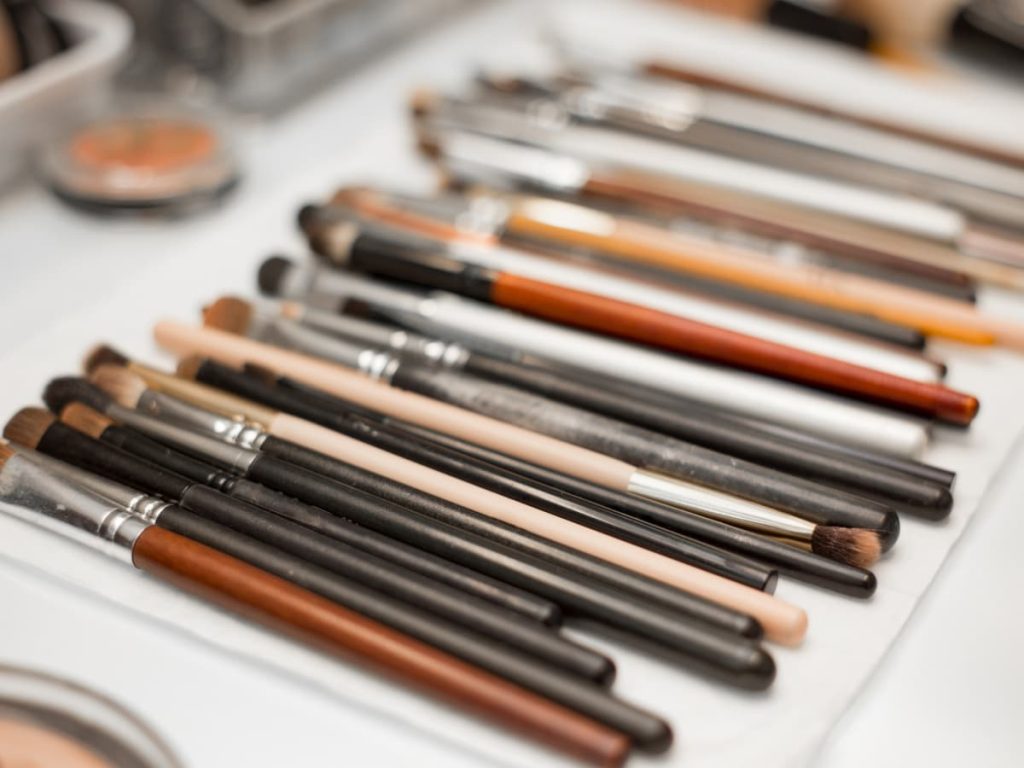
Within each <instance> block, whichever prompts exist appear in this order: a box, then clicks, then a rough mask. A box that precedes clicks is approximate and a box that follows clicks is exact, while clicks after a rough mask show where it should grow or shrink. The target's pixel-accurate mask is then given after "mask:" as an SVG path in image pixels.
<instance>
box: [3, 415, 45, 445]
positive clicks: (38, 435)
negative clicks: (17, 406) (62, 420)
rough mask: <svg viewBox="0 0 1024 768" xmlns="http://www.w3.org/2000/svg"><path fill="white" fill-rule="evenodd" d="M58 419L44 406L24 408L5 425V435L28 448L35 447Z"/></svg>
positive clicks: (13, 441)
mask: <svg viewBox="0 0 1024 768" xmlns="http://www.w3.org/2000/svg"><path fill="white" fill-rule="evenodd" d="M56 420H57V419H56V418H55V417H54V415H53V414H52V413H50V412H49V411H46V410H45V409H43V408H36V407H31V408H22V409H21V410H20V411H18V412H17V413H16V414H14V415H13V416H11V418H10V420H9V421H8V422H7V424H6V425H5V426H4V437H6V438H7V439H8V440H10V441H11V442H12V443H17V444H18V445H23V446H25V447H26V448H35V447H36V446H38V445H39V441H40V440H42V439H43V435H45V434H46V430H48V429H49V428H50V425H51V424H53V422H55V421H56Z"/></svg>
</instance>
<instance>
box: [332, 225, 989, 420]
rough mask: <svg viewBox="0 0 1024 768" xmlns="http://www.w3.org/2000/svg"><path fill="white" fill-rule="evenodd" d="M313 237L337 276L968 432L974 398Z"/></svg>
mask: <svg viewBox="0 0 1024 768" xmlns="http://www.w3.org/2000/svg"><path fill="white" fill-rule="evenodd" d="M330 229H331V233H330V235H329V236H327V235H323V234H322V233H321V234H320V235H319V236H314V237H313V238H312V242H313V247H314V250H316V251H317V252H318V253H319V254H320V255H322V256H324V257H325V258H328V259H329V260H330V263H331V264H333V265H334V266H336V267H345V268H351V269H354V270H357V271H360V272H365V273H368V274H371V275H373V276H375V277H380V278H385V279H390V280H399V281H402V282H410V283H413V284H415V285H418V286H421V287H425V288H429V289H432V290H444V291H450V292H453V293H456V294H459V295H462V296H465V297H467V298H470V299H474V300H477V301H484V302H488V303H492V304H495V305H497V306H500V307H504V308H505V309H511V310H514V311H517V312H522V313H525V314H527V315H530V316H533V317H538V318H541V319H544V320H548V321H552V322H556V323H560V324H563V325H569V326H573V327H577V328H581V329H584V330H588V331H592V332H596V333H602V334H607V335H611V336H615V337H618V338H622V339H626V340H629V341H633V342H638V343H641V344H645V345H647V346H652V347H656V348H659V349H665V350H668V351H670V352H675V353H681V354H684V355H686V356H688V357H696V358H697V359H700V360H708V361H711V362H714V363H719V364H724V365H728V366H732V367H737V368H741V369H743V370H747V371H751V372H754V373H758V374H762V375H767V376H771V377H775V378H782V379H785V380H788V381H793V382H795V383H797V384H801V385H805V386H810V387H814V388H816V389H822V390H825V391H827V392H834V393H837V394H840V395H843V396H847V397H853V398H856V399H859V400H866V401H868V402H872V403H876V404H879V405H883V406H885V407H889V408H895V409H898V410H902V411H907V412H910V413H913V414H915V415H918V416H926V417H931V418H937V419H939V420H940V421H943V422H946V423H951V424H956V425H960V426H966V425H968V424H970V422H971V421H972V420H973V418H974V416H975V414H976V413H977V410H978V401H977V399H976V398H974V397H972V396H970V395H967V394H964V393H960V392H956V391H955V390H952V389H949V388H948V387H944V386H941V385H938V384H934V383H928V382H922V381H915V380H913V379H908V378H905V377H902V376H896V375H893V374H889V373H885V372H883V371H880V370H876V369H872V368H866V367H863V366H861V365H855V364H852V363H847V362H845V361H842V360H838V359H836V358H832V357H826V356H824V355H820V354H816V353H811V352H806V351H804V350H802V349H799V348H796V347H790V346H786V345H783V344H777V343H775V342H769V341H766V340H763V339H758V338H756V337H753V336H748V335H745V334H741V333H736V332H734V331H729V330H726V329H723V328H720V327H717V326H713V325H708V324H706V323H701V322H696V321H693V320H689V319H687V318H685V317H681V316H678V315H674V314H669V313H667V312H662V311H659V310H655V309H650V308H648V307H646V306H641V305H638V304H631V303H629V302H626V301H619V300H617V299H614V298H609V297H607V296H603V295H598V294H595V293H589V292H587V291H586V290H576V289H573V288H568V287H565V286H563V285H557V284H553V283H550V282H545V281H542V280H535V279H533V278H530V277H527V276H524V275H523V274H519V273H514V272H507V271H502V270H499V269H493V268H490V267H487V266H483V265H481V264H479V263H477V262H474V261H472V260H467V259H471V258H472V257H471V256H470V257H466V258H463V257H461V256H460V257H458V258H452V257H451V255H450V253H449V249H448V248H447V247H446V246H445V244H444V243H442V242H439V241H428V240H422V241H419V242H417V243H411V242H409V241H408V240H407V239H406V238H404V237H402V236H394V235H392V234H391V233H388V232H385V231H384V230H382V229H380V228H377V229H373V228H366V227H361V226H360V225H359V224H357V223H355V222H344V223H343V222H336V223H334V224H333V225H332V226H331V228H330Z"/></svg>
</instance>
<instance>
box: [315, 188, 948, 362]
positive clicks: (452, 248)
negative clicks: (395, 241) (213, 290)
mask: <svg viewBox="0 0 1024 768" xmlns="http://www.w3.org/2000/svg"><path fill="white" fill-rule="evenodd" d="M382 198H383V202H382V201H381V199H382ZM513 204H514V201H513ZM456 205H457V206H460V207H459V208H456V209H455V210H454V211H452V212H451V213H448V210H449V209H451V208H452V207H454V206H456ZM508 205H509V204H508V203H505V201H504V200H503V199H502V198H499V197H497V196H495V195H488V194H481V193H474V194H473V195H472V196H471V197H470V196H462V195H460V196H458V197H455V198H454V199H453V198H452V197H440V198H437V197H432V198H409V197H407V196H401V197H399V198H398V199H392V196H387V197H385V193H383V192H377V191H373V190H365V189H361V188H355V189H352V188H347V189H343V190H341V191H339V192H338V193H336V194H335V196H334V197H333V198H332V199H331V202H330V204H329V205H328V206H321V207H317V206H308V205H307V206H305V207H303V208H302V210H301V211H300V212H299V224H300V226H301V227H302V229H303V231H304V232H305V233H306V236H307V238H309V239H310V240H311V241H313V242H315V243H316V244H317V246H318V247H319V248H320V250H322V251H324V255H325V256H327V257H330V256H332V255H333V252H334V250H335V248H334V245H335V243H334V241H333V240H332V238H331V237H330V236H329V233H330V232H331V231H332V230H333V228H334V227H336V226H338V224H339V221H340V222H341V224H342V225H344V224H345V223H346V221H349V220H351V218H352V216H353V215H355V216H358V217H360V218H362V219H368V220H369V221H370V222H371V223H374V224H380V225H383V226H388V227H396V228H398V229H400V230H401V231H403V232H404V231H408V232H414V233H417V234H420V235H422V236H424V237H429V238H435V239H437V240H441V241H444V243H445V246H446V249H447V252H448V254H449V255H451V256H452V257H454V258H457V259H460V260H462V259H469V260H473V261H477V262H479V263H481V264H483V265H484V266H488V267H492V268H496V269H500V270H503V271H505V272H516V273H518V274H521V275H524V276H527V277H531V278H534V279H536V280H541V281H544V282H550V283H556V284H558V285H562V286H565V287H568V288H575V289H578V290H583V291H587V292H589V293H596V294H600V295H602V296H605V297H608V298H613V299H619V300H620V301H626V302H630V303H633V304H641V305H644V306H647V307H649V308H651V309H657V310H660V311H662V312H667V313H669V314H673V315H679V316H681V317H685V318H689V319H691V320H696V321H698V322H702V323H708V324H710V325H715V326H718V327H721V328H723V329H726V330H730V331H735V332H737V333H743V334H748V335H750V336H755V337H757V338H760V339H764V340H766V341H773V342H776V343H779V344H785V345H789V346H793V347H798V348H801V349H804V350H806V351H808V352H815V353H818V354H822V355H826V356H828V357H835V358H838V359H840V360H845V361H846V362H849V363H855V364H857V365H863V366H865V367H868V368H877V369H879V370H883V371H886V372H887V373H892V374H896V375H899V376H906V377H907V378H912V379H917V380H920V381H931V382H934V381H938V380H939V379H940V378H941V376H942V375H943V370H942V366H941V365H939V364H938V363H936V362H935V361H933V360H930V359H927V358H925V357H924V356H923V355H921V354H920V353H917V352H911V351H910V350H906V349H903V348H901V347H892V346H890V345H885V344H881V343H878V342H873V341H869V340H866V339H862V338H858V337H856V336H853V335H851V334H848V333H842V332H839V331H837V330H835V329H824V328H820V327H816V326H814V325H811V324H809V323H806V322H801V321H793V320H791V319H786V318H784V317H779V316H778V315H777V314H775V313H769V312H764V311H758V310H755V309H751V308H745V307H743V306H741V305H738V304H736V303H735V302H730V303H725V302H722V301H720V300H719V301H716V300H714V299H708V298H702V297H700V296H699V295H696V294H695V293H694V291H693V290H692V289H691V290H686V289H681V287H680V286H676V285H671V284H665V282H664V281H662V282H661V283H660V284H659V283H657V282H654V281H652V280H650V279H647V280H644V279H643V277H644V276H643V275H642V274H633V275H630V274H624V271H623V270H622V269H621V268H620V269H619V270H618V271H614V270H609V269H608V267H607V266H606V265H605V264H604V263H602V262H600V261H596V260H594V259H589V260H587V261H582V260H581V259H579V258H577V259H576V260H575V263H574V262H573V260H572V257H573V254H571V253H566V252H565V251H564V249H562V250H560V251H553V250H551V249H548V250H547V251H546V252H545V253H543V255H540V254H536V253H533V252H527V251H525V250H523V249H522V248H521V247H516V248H510V247H505V246H501V245H499V244H498V243H497V242H495V243H485V242H480V241H479V240H477V239H474V238H473V237H472V235H473V234H475V232H476V227H477V226H480V227H482V228H484V229H486V230H487V231H496V232H501V231H502V226H501V218H502V216H503V213H504V212H505V211H506V210H507V209H508ZM399 206H408V207H413V210H414V211H416V212H418V211H419V210H421V209H423V208H427V209H428V211H430V212H431V215H432V216H436V215H440V214H434V213H433V209H434V208H437V207H440V208H442V209H443V211H444V212H445V213H446V214H447V215H448V216H449V217H450V219H451V226H452V228H453V229H454V228H455V227H456V226H457V225H458V224H459V223H460V222H462V221H464V220H466V219H470V220H471V221H473V222H474V223H473V225H472V226H473V227H474V229H473V230H457V229H456V230H455V234H438V233H437V232H435V231H434V229H433V228H432V227H430V226H428V224H424V223H423V222H424V221H426V222H428V223H433V221H434V219H433V218H429V219H428V218H427V217H426V215H425V214H424V215H419V214H418V213H417V214H414V217H413V221H411V222H410V221H407V220H406V219H405V218H397V217H399V216H401V215H402V214H404V212H405V208H399ZM367 207H369V210H368V211H367V210H366V209H367ZM382 209H383V210H382ZM392 209H395V210H396V211H397V212H396V213H395V214H394V216H392V215H389V212H390V211H391V210H392ZM478 211H479V212H478ZM396 218H397V220H396ZM488 218H489V219H490V220H488ZM477 219H484V221H483V223H481V224H479V225H477V224H476V223H475V221H476V220H477ZM464 231H465V232H468V233H469V234H470V236H468V237H467V235H465V234H463V232H464ZM342 242H343V241H342Z"/></svg>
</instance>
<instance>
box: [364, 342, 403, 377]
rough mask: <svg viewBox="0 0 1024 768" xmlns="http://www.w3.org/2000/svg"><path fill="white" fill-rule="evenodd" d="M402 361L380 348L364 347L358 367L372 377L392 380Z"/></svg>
mask: <svg viewBox="0 0 1024 768" xmlns="http://www.w3.org/2000/svg"><path fill="white" fill-rule="evenodd" d="M400 365H401V361H400V360H399V359H398V358H397V357H395V356H394V355H392V354H391V353H390V352H385V351H383V350H380V349H364V350H363V351H362V352H360V353H359V361H358V365H357V369H358V370H359V371H360V372H361V373H365V374H366V375H367V376H369V377H370V378H371V379H377V380H378V381H384V382H388V383H390V382H391V379H392V377H393V376H394V375H395V373H396V372H397V371H398V367H399V366H400Z"/></svg>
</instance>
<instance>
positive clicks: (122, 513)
mask: <svg viewBox="0 0 1024 768" xmlns="http://www.w3.org/2000/svg"><path fill="white" fill-rule="evenodd" d="M0 501H2V504H3V509H4V511H5V512H7V513H8V514H11V515H12V516H15V517H18V518H19V519H22V520H25V521H27V522H29V523H31V524H35V525H41V526H43V527H46V528H48V529H49V530H51V531H54V532H57V533H59V534H61V535H64V536H68V537H70V538H74V539H75V540H77V541H79V542H81V543H84V544H86V545H87V546H90V547H92V548H94V549H96V550H99V551H101V552H103V553H104V554H107V555H110V556H113V557H115V558H117V559H119V560H121V561H122V562H126V563H128V564H130V565H133V566H134V567H136V568H139V569H140V570H143V571H146V572H147V573H149V574H150V575H152V576H154V577H155V578H157V579H159V580H162V581H170V582H171V583H173V584H174V585H175V586H177V587H178V588H181V589H184V590H187V591H189V592H192V593H193V594H195V595H197V596H201V597H202V598H203V599H205V600H208V601H212V602H214V603H217V604H218V605H221V606H223V607H225V608H227V609H229V610H232V611H235V612H241V613H242V614H243V615H244V616H246V617H247V618H249V619H251V620H255V621H258V622H260V623H263V624H269V625H270V626H271V627H273V628H274V629H275V630H277V631H283V632H285V633H286V634H289V635H291V636H293V637H296V638H297V639H299V640H301V641H303V642H315V643H316V644H317V646H318V647H319V648H320V649H321V650H324V651H326V652H328V653H330V654H332V655H338V656H341V657H342V658H346V659H351V660H355V661H357V662H360V663H365V664H368V665H369V666H370V667H371V668H373V669H375V670H376V671H377V672H379V673H383V674H385V675H386V676H388V677H390V678H392V679H394V680H396V681H398V682H401V683H403V684H406V685H410V686H412V687H414V688H416V689H418V690H420V691H421V692H423V693H426V694H428V695H430V696H433V697H436V698H439V699H441V700H442V701H445V702H447V703H449V704H453V705H456V706H460V707H461V708H463V709H467V710H469V711H471V712H472V713H473V714H474V715H476V716H480V715H481V714H482V715H484V716H485V717H487V718H488V719H490V720H492V721H495V722H497V723H498V724H500V725H502V726H504V727H507V728H511V729H513V730H516V731H518V732H520V733H522V734H523V735H526V736H528V737H530V738H532V739H534V740H536V741H539V742H541V743H543V744H546V745H548V746H550V747H553V748H555V749H558V750H560V751H562V752H565V753H568V754H570V755H572V756H573V757H576V758H578V759H582V760H586V761H587V762H590V763H592V764H594V765H600V766H612V765H621V764H622V762H623V761H624V759H625V757H626V755H627V753H628V750H629V746H630V745H629V740H628V739H627V738H626V737H625V736H624V735H622V734H620V733H617V732H615V731H612V730H611V729H609V728H607V727H605V726H602V725H599V724H597V723H596V722H594V721H593V720H590V719H589V718H585V717H583V716H581V715H578V714H577V713H575V712H573V711H571V710H569V709H567V708H564V707H562V706H559V705H557V704H555V703H553V702H551V701H549V700H547V699H545V698H543V697H540V696H537V695H536V694H533V693H530V692H528V691H526V690H524V689H522V688H520V687H518V686H515V685H513V684H511V683H509V682H507V681H505V680H502V679H500V678H498V677H496V676H494V675H491V674H488V673H486V672H484V671H483V670H480V669H478V668H476V667H474V666H472V665H469V664H466V663H465V662H462V661H459V660H457V659H456V658H454V657H453V656H450V655H448V654H446V653H442V652H440V651H438V650H436V649H434V648H431V647H430V646H428V645H425V644H423V643H420V642H418V641H416V640H413V639H412V638H410V637H408V636H406V635H403V634H401V633H399V632H395V631H394V630H391V629H388V628H386V627H384V626H383V625H381V624H378V623H377V622H374V621H371V620H368V619H366V618H364V617H362V616H360V615H358V614H356V613H354V612H352V611H349V610H347V609H345V608H343V607H341V606H339V605H337V604H336V603H333V602H331V601H329V600H326V599H324V598H322V597H320V596H318V595H316V594H314V593H313V592H311V591H308V590H306V589H302V588H300V587H297V586H295V585H293V584H290V583H288V582H287V581H285V580H283V579H280V578H278V577H276V576H273V575H272V574H269V573H267V572H266V571H263V570H260V569H258V568H255V567H253V566H251V565H248V564H246V563H244V562H242V561H240V560H237V559H235V558H233V557H230V556H227V555H224V554H222V553H220V552H217V551H216V550H214V549H211V548H210V547H207V546H204V545H202V544H200V543H198V542H195V541H192V540H190V539H188V538H186V537H184V536H181V535H178V534H175V533H173V532H170V531H167V530H163V529H161V528H159V527H157V526H155V525H152V524H151V523H147V522H145V521H144V520H142V519H141V518H139V517H137V516H134V515H132V514H130V513H129V512H127V511H126V510H124V509H122V508H121V507H118V506H116V505H114V504H111V503H110V502H108V501H107V500H106V499H104V498H102V497H101V496H98V495H96V494H94V493H91V492H89V491H87V490H85V489H80V488H76V487H74V486H72V485H70V484H68V483H66V482H62V481H60V480H59V478H57V477H55V476H54V475H52V474H49V473H47V472H45V471H44V470H43V469H42V468H40V467H38V466H37V465H35V464H34V463H33V462H31V461H30V460H26V459H24V458H22V457H19V456H18V455H17V454H15V453H14V451H12V450H11V449H10V448H9V447H7V446H0Z"/></svg>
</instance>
